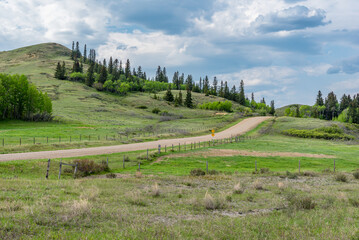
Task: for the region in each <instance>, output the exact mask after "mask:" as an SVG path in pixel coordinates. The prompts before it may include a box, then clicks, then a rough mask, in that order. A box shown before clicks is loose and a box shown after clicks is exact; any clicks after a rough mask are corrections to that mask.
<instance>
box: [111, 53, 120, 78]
mask: <svg viewBox="0 0 359 240" xmlns="http://www.w3.org/2000/svg"><path fill="white" fill-rule="evenodd" d="M112 75H113V80H114V81H117V80H118V79H120V72H119V70H118V59H117V58H116V59H115V61H113V70H112Z"/></svg>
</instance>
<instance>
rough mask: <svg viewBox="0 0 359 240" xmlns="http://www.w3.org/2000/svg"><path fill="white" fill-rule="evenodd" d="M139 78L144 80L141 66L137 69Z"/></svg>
mask: <svg viewBox="0 0 359 240" xmlns="http://www.w3.org/2000/svg"><path fill="white" fill-rule="evenodd" d="M137 76H138V77H139V78H142V79H143V72H142V67H141V66H138V68H137Z"/></svg>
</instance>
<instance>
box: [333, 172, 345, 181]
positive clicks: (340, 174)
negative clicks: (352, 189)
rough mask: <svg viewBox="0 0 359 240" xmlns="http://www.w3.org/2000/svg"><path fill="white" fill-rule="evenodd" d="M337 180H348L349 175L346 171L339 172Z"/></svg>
mask: <svg viewBox="0 0 359 240" xmlns="http://www.w3.org/2000/svg"><path fill="white" fill-rule="evenodd" d="M335 180H336V181H338V182H348V177H347V176H346V175H345V174H344V173H338V174H337V175H336V176H335Z"/></svg>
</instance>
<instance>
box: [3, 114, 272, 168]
mask: <svg viewBox="0 0 359 240" xmlns="http://www.w3.org/2000/svg"><path fill="white" fill-rule="evenodd" d="M269 118H271V117H253V118H247V119H244V120H243V121H241V122H240V123H238V124H236V125H234V126H232V127H230V128H228V129H226V130H224V131H222V132H218V133H215V136H214V137H212V136H211V135H210V134H209V135H204V136H198V137H188V138H177V139H163V140H158V141H153V142H143V143H133V144H124V145H117V146H105V147H92V148H80V149H67V150H56V151H43V152H26V153H11V154H0V162H5V161H13V160H30V159H48V158H50V159H53V158H68V157H80V156H91V155H101V154H111V153H119V152H130V151H137V150H145V149H154V148H158V145H161V146H162V147H164V146H167V147H169V146H172V144H173V145H175V146H178V144H181V145H183V144H190V143H191V142H192V143H193V142H196V143H198V142H204V141H210V140H212V139H223V138H229V137H231V136H235V135H241V134H244V133H246V132H248V131H250V130H252V129H253V128H255V127H256V126H258V124H260V123H261V122H263V121H265V120H267V119H269Z"/></svg>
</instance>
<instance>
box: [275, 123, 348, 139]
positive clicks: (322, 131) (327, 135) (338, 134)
mask: <svg viewBox="0 0 359 240" xmlns="http://www.w3.org/2000/svg"><path fill="white" fill-rule="evenodd" d="M334 126H336V125H334ZM282 133H283V134H284V135H288V136H292V137H301V138H316V139H327V140H334V139H342V140H353V139H355V138H354V137H353V136H351V135H348V134H344V133H343V130H342V129H340V128H339V127H333V126H332V127H325V128H317V129H312V130H299V129H288V130H284V131H282Z"/></svg>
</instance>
